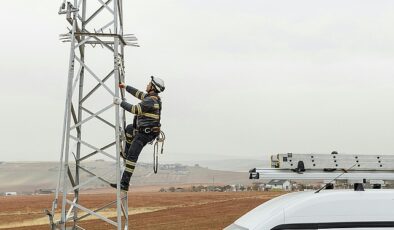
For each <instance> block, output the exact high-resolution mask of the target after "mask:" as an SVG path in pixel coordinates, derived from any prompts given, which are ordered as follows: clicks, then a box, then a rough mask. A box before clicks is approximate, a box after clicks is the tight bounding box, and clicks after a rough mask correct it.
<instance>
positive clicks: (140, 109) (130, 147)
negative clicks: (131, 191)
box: [120, 86, 161, 188]
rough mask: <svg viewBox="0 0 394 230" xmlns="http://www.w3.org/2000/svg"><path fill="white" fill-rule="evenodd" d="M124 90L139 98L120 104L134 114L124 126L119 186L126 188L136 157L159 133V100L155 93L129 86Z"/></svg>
mask: <svg viewBox="0 0 394 230" xmlns="http://www.w3.org/2000/svg"><path fill="white" fill-rule="evenodd" d="M126 91H127V92H129V93H130V94H132V95H133V96H135V97H136V98H138V99H140V100H141V102H140V103H139V104H137V105H131V104H129V103H127V102H125V101H123V102H122V103H121V104H120V106H121V107H122V108H123V109H125V110H127V111H129V112H131V113H133V114H135V117H134V123H133V124H131V125H128V126H127V127H126V130H125V131H126V168H125V171H124V172H123V175H122V180H121V182H120V183H121V187H122V188H128V187H129V183H130V178H131V176H132V175H133V172H134V168H135V166H136V163H137V160H138V157H139V155H140V153H141V151H142V149H143V148H144V146H145V145H146V144H147V143H149V142H151V141H153V140H154V139H155V138H156V137H157V136H158V134H159V133H160V129H159V128H160V126H161V124H160V114H161V100H160V97H159V96H158V94H157V93H150V94H146V93H143V92H141V91H139V90H137V89H135V88H133V87H131V86H127V87H126Z"/></svg>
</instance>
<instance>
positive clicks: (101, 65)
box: [47, 0, 138, 230]
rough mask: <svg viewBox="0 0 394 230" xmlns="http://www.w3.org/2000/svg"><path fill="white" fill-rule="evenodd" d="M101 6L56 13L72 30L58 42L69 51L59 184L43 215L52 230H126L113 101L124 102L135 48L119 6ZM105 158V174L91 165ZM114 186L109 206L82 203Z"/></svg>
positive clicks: (119, 118) (91, 1)
mask: <svg viewBox="0 0 394 230" xmlns="http://www.w3.org/2000/svg"><path fill="white" fill-rule="evenodd" d="M104 1H105V2H104ZM104 1H103V0H73V1H66V0H64V1H63V3H62V5H61V7H60V9H59V14H62V15H66V19H67V21H68V22H69V23H70V25H71V28H69V32H68V33H67V34H62V35H61V36H60V38H61V40H62V41H63V42H70V44H71V47H70V58H69V69H68V83H67V96H66V104H65V113H64V122H63V133H62V145H61V156H60V169H59V178H58V183H57V188H56V194H55V199H54V201H53V204H52V209H51V211H47V214H48V216H49V220H50V226H51V229H53V230H54V229H62V230H64V229H85V228H84V227H82V226H83V222H81V221H82V220H84V219H85V218H87V217H90V216H93V217H94V218H96V219H98V220H102V221H104V222H105V223H104V224H107V225H108V229H111V228H114V229H118V230H121V229H128V198H127V193H124V192H121V190H120V189H119V188H120V186H119V182H120V177H121V175H122V168H123V166H122V165H123V164H122V165H121V163H122V162H121V160H120V157H119V156H120V152H121V151H122V150H123V146H124V128H125V125H126V121H125V114H124V111H123V110H122V112H120V109H119V105H116V104H114V103H113V100H114V98H115V97H121V98H123V97H124V90H123V89H120V88H119V87H118V84H119V82H120V81H122V82H124V78H125V76H124V65H123V64H124V47H125V46H138V45H137V43H136V38H135V37H134V35H131V34H129V35H125V34H123V4H122V0H104ZM111 79H112V82H111V81H110V80H111ZM86 92H87V93H86ZM100 125H101V126H100ZM103 126H104V127H103ZM103 157H104V158H106V160H110V161H112V162H113V163H112V164H111V167H110V168H107V169H106V170H104V171H105V172H103V170H99V169H98V168H99V167H96V165H95V164H100V163H102V160H103V159H102V158H103ZM115 180H116V182H117V183H118V189H116V190H115V189H112V190H110V191H113V193H114V195H112V196H111V195H109V197H110V198H111V197H112V198H113V199H114V200H112V201H110V202H108V201H105V203H104V204H100V205H99V206H97V205H96V206H94V207H92V205H91V204H90V203H89V202H85V201H84V200H83V198H84V197H87V195H85V196H81V195H80V193H81V192H82V191H83V190H85V189H88V188H92V187H95V186H96V187H97V186H103V187H108V186H104V185H106V184H107V185H108V184H109V183H111V182H114V181H115ZM98 182H99V183H101V184H99V185H97V184H98ZM107 192H108V190H107ZM115 197H116V198H115ZM95 203H96V202H95ZM58 206H60V208H59V209H60V210H58ZM104 211H105V212H104ZM59 212H60V219H57V217H59Z"/></svg>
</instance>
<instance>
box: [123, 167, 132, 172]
mask: <svg viewBox="0 0 394 230" xmlns="http://www.w3.org/2000/svg"><path fill="white" fill-rule="evenodd" d="M124 171H126V172H129V173H133V172H134V169H129V168H125V169H124Z"/></svg>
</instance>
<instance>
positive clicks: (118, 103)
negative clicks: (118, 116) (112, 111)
mask: <svg viewBox="0 0 394 230" xmlns="http://www.w3.org/2000/svg"><path fill="white" fill-rule="evenodd" d="M122 101H123V100H122V98H119V97H114V104H115V105H120V103H122Z"/></svg>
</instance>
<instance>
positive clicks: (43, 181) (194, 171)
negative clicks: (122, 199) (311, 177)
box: [0, 160, 251, 193]
mask: <svg viewBox="0 0 394 230" xmlns="http://www.w3.org/2000/svg"><path fill="white" fill-rule="evenodd" d="M114 164H115V163H114V162H108V161H101V160H100V161H95V162H85V163H84V164H83V165H82V167H83V168H87V169H89V170H91V171H93V172H94V173H95V174H97V175H99V176H101V177H102V178H103V179H105V180H107V181H111V182H115V178H114V172H112V171H111V169H113V168H114V167H113V166H114ZM201 165H202V164H201ZM206 165H208V164H206ZM205 167H206V166H205ZM205 167H199V166H186V165H182V164H161V165H160V167H159V171H158V173H157V174H154V173H153V166H152V164H146V163H138V165H137V168H136V170H135V172H134V175H133V177H132V180H131V183H132V185H134V186H152V185H154V186H163V187H166V186H171V185H179V184H212V183H215V184H251V181H250V180H249V179H248V173H247V172H231V171H220V170H212V169H209V168H205ZM70 168H71V171H72V172H74V171H75V167H74V166H72V165H71V166H70ZM222 168H223V169H226V168H227V166H222V167H218V169H222ZM58 170H59V163H58V162H1V164H0V192H9V191H15V192H26V193H29V192H34V191H35V190H38V189H54V188H56V183H57V181H58ZM246 171H247V170H246ZM80 175H81V177H82V178H84V179H83V180H84V181H86V179H87V178H90V177H92V176H91V175H89V174H87V173H85V172H83V171H82V170H81V172H80ZM69 187H70V186H69ZM106 187H108V185H107V184H106V183H104V182H102V181H99V180H95V181H94V182H93V183H90V184H89V185H88V187H87V188H92V189H93V188H106Z"/></svg>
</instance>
